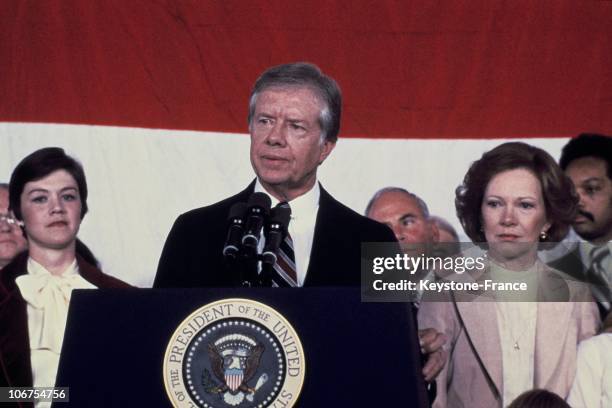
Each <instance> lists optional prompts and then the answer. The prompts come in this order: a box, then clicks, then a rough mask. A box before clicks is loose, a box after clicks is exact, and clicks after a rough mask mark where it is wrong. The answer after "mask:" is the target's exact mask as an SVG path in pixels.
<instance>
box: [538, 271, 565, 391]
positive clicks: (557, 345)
mask: <svg viewBox="0 0 612 408" xmlns="http://www.w3.org/2000/svg"><path fill="white" fill-rule="evenodd" d="M542 267H543V269H542V270H541V272H540V271H539V285H538V299H539V300H541V301H540V302H539V303H538V314H537V324H536V338H535V356H534V365H535V367H534V383H535V386H536V387H538V386H540V387H544V386H546V384H547V383H548V382H549V380H550V379H551V377H552V376H554V375H556V374H558V373H556V370H557V369H558V367H557V365H558V362H559V361H560V359H561V354H563V352H564V346H565V342H564V341H563V339H565V337H566V336H567V330H568V327H569V325H570V323H569V320H570V318H571V313H572V307H571V303H568V301H569V300H570V291H569V287H568V285H567V283H566V282H565V281H564V280H563V279H562V278H561V277H560V276H558V275H557V274H556V273H554V272H552V271H551V270H550V269H549V268H548V267H546V266H544V265H542ZM551 316H554V319H551Z"/></svg>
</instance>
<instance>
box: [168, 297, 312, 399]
mask: <svg viewBox="0 0 612 408" xmlns="http://www.w3.org/2000/svg"><path fill="white" fill-rule="evenodd" d="M305 369H306V366H305V360H304V350H303V349H302V344H301V343H300V339H299V338H298V335H297V333H296V332H295V330H294V329H293V327H291V324H289V322H288V321H287V320H286V319H285V318H284V317H283V316H282V315H281V314H280V313H278V312H277V311H276V310H274V309H273V308H271V307H269V306H266V305H264V304H263V303H259V302H255V301H252V300H248V299H226V300H220V301H217V302H214V303H210V304H208V305H205V306H202V307H201V308H199V309H198V310H196V311H194V312H193V313H192V314H191V315H190V316H189V317H188V318H187V319H185V320H184V321H183V322H182V323H181V324H180V326H179V327H178V328H177V329H176V330H175V332H174V334H173V335H172V338H171V339H170V342H169V343H168V347H167V348H166V354H165V356H164V383H165V386H166V393H167V394H168V397H169V398H170V401H171V402H172V405H173V406H175V407H204V408H232V407H236V408H251V407H255V408H263V407H278V408H280V407H283V408H284V407H292V406H293V405H294V404H295V403H296V401H297V398H298V396H299V394H300V391H301V389H302V384H303V383H304V374H305Z"/></svg>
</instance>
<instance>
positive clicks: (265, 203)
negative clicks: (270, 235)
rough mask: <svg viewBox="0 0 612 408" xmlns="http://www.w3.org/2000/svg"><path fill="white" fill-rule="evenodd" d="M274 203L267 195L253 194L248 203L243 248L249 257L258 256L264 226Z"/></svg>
mask: <svg viewBox="0 0 612 408" xmlns="http://www.w3.org/2000/svg"><path fill="white" fill-rule="evenodd" d="M270 205H272V201H271V200H270V197H269V196H268V195H267V194H266V193H253V194H251V197H249V201H248V202H247V211H246V223H245V228H244V236H243V237H242V246H243V247H244V249H245V250H246V252H247V256H252V255H254V254H257V246H258V245H259V236H260V235H261V230H262V228H263V225H264V221H265V219H266V217H267V216H268V214H269V213H270Z"/></svg>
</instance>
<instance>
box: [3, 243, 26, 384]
mask: <svg viewBox="0 0 612 408" xmlns="http://www.w3.org/2000/svg"><path fill="white" fill-rule="evenodd" d="M27 259H28V255H27V252H26V253H23V254H21V255H19V256H18V257H17V258H15V260H14V261H13V263H11V265H9V266H7V267H6V268H5V269H4V270H3V271H2V275H3V276H2V278H3V279H2V280H3V281H4V282H3V283H4V287H5V288H7V289H8V293H7V294H6V297H5V298H4V300H3V303H2V305H0V327H2V330H1V331H0V365H1V366H2V367H1V369H3V370H4V371H5V375H6V376H7V381H8V385H9V386H20V387H25V386H31V385H32V365H31V362H30V337H29V334H28V315H27V309H26V302H25V300H24V299H23V297H22V296H21V293H20V292H19V288H18V287H17V285H16V284H15V278H17V276H19V275H23V274H24V273H26V265H27Z"/></svg>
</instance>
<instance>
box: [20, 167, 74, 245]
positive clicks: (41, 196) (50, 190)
mask: <svg viewBox="0 0 612 408" xmlns="http://www.w3.org/2000/svg"><path fill="white" fill-rule="evenodd" d="M20 200H21V215H22V217H23V222H24V224H25V230H26V233H27V236H28V243H29V244H30V247H32V246H36V247H39V248H48V249H64V248H67V247H68V246H70V245H71V244H73V243H74V241H75V238H76V235H77V232H78V231H79V226H80V224H81V196H80V193H79V187H78V186H77V183H76V181H75V180H74V178H73V177H72V176H71V175H70V173H68V172H67V171H65V170H56V171H54V172H53V173H51V174H49V175H48V176H46V177H44V178H42V179H40V180H36V181H30V182H29V183H26V185H25V186H24V189H23V192H22V193H21V199H20Z"/></svg>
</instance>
